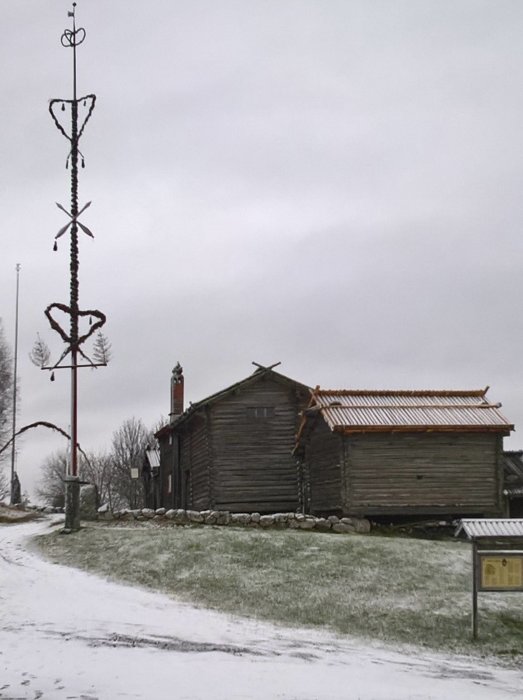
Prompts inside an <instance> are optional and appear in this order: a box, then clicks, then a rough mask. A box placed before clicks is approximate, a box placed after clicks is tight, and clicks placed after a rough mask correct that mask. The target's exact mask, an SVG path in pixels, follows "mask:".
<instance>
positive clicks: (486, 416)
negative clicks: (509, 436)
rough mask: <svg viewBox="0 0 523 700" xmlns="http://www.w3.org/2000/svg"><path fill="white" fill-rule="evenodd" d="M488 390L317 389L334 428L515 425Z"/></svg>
mask: <svg viewBox="0 0 523 700" xmlns="http://www.w3.org/2000/svg"><path fill="white" fill-rule="evenodd" d="M485 394H486V389H485V390H474V391H365V390H324V389H319V388H317V389H315V391H314V392H313V395H312V402H311V406H312V407H314V406H316V407H317V408H318V409H319V410H320V411H321V414H322V416H323V417H324V419H325V421H326V422H327V424H328V426H329V427H330V429H331V430H340V429H341V430H346V431H354V432H356V431H358V430H360V431H361V430H365V429H367V430H382V431H386V430H395V429H396V430H398V429H404V430H405V429H412V430H445V429H458V428H466V429H470V430H482V429H490V430H499V431H507V432H508V431H509V430H512V429H513V427H514V426H513V425H511V424H510V423H509V422H508V420H507V419H506V418H505V416H504V415H503V414H502V413H501V412H500V410H499V408H500V406H501V404H493V403H490V402H489V401H488V400H487V399H486V398H485Z"/></svg>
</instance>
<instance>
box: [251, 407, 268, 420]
mask: <svg viewBox="0 0 523 700" xmlns="http://www.w3.org/2000/svg"><path fill="white" fill-rule="evenodd" d="M247 418H274V406H248V407H247Z"/></svg>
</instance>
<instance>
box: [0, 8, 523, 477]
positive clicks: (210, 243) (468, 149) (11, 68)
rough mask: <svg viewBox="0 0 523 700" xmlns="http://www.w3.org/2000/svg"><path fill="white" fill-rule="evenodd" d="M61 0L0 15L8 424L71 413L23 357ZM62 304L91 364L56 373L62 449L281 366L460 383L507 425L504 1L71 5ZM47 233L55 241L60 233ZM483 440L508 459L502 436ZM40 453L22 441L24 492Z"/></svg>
mask: <svg viewBox="0 0 523 700" xmlns="http://www.w3.org/2000/svg"><path fill="white" fill-rule="evenodd" d="M69 9H70V4H69V3H67V2H61V1H60V2H58V1H57V0H46V2H41V0H1V2H0V20H1V21H0V65H2V70H1V71H0V84H1V85H0V89H1V95H2V98H1V107H0V109H1V112H0V114H1V126H2V128H1V130H0V224H1V240H2V255H1V257H0V266H1V268H0V269H1V274H0V317H2V318H3V321H4V327H5V332H6V335H7V338H8V340H10V342H12V338H13V336H14V303H15V280H16V276H15V265H16V263H17V262H20V263H21V265H22V271H21V276H20V336H19V349H20V354H19V376H20V387H21V413H20V416H19V419H18V422H19V425H23V424H25V423H28V422H31V421H33V420H38V419H45V420H52V421H54V422H56V423H58V424H59V425H61V426H63V427H64V428H67V427H68V424H69V373H68V372H67V371H61V372H58V373H57V380H56V381H55V382H54V383H50V382H49V375H48V373H46V372H41V371H40V370H38V369H37V368H35V367H34V366H33V365H31V364H30V362H29V360H28V357H27V356H28V352H29V351H30V349H31V347H32V345H33V341H34V339H35V337H36V333H37V332H39V333H40V334H41V336H42V337H43V338H45V339H46V341H47V342H48V343H49V345H50V346H51V347H52V349H53V351H54V355H55V356H56V357H57V356H58V354H59V353H60V349H61V345H60V342H59V338H58V336H56V334H55V333H54V331H52V330H51V329H50V328H48V324H47V321H46V319H45V317H44V314H43V311H44V308H45V307H46V306H47V305H48V304H49V303H51V302H55V301H60V302H64V303H68V300H69V277H68V275H69V273H68V264H69V261H68V246H67V243H66V242H64V243H62V244H61V245H60V246H59V250H58V252H56V253H53V252H52V245H53V237H54V235H55V234H56V232H57V231H58V229H59V228H60V227H61V226H62V225H64V223H66V220H65V215H64V214H63V213H62V212H60V211H59V210H58V209H57V208H56V206H55V204H54V202H61V203H62V204H64V205H67V203H68V201H69V179H68V178H69V172H68V171H66V170H65V168H64V165H65V159H66V156H67V152H68V149H67V145H68V144H67V142H66V140H65V139H64V138H63V137H62V136H61V135H60V134H59V132H58V131H57V130H56V128H55V127H54V125H53V124H52V122H51V119H50V117H49V115H48V113H47V104H48V101H49V100H50V99H51V98H55V97H64V98H69V97H70V96H71V60H72V56H71V50H70V49H64V48H62V46H61V45H60V35H61V33H62V31H63V29H65V28H67V27H69V26H70V20H68V18H67V11H68V10H69ZM77 24H78V25H79V26H83V27H85V29H86V31H87V38H86V40H85V42H84V44H83V45H82V46H81V47H80V48H79V49H78V82H79V85H78V90H79V93H80V94H86V93H90V92H94V93H96V95H97V98H98V102H97V106H96V109H95V112H94V114H93V117H92V119H91V121H90V122H89V124H88V126H87V128H86V131H85V135H84V137H83V139H82V141H81V143H80V148H81V150H82V152H83V153H84V155H85V158H86V169H85V170H82V171H81V180H80V204H81V205H82V204H83V203H85V202H86V201H89V200H92V201H93V205H92V207H91V208H90V209H89V210H88V211H87V212H86V213H85V214H84V215H83V217H82V221H83V222H84V223H85V224H87V225H88V226H89V227H90V228H91V229H92V230H93V231H94V233H95V236H96V238H95V240H94V241H92V240H90V239H88V238H87V237H85V236H82V237H81V252H80V306H81V308H93V307H97V308H99V309H101V310H102V311H104V312H105V313H106V314H107V316H108V324H107V327H106V330H107V335H108V336H109V337H110V340H111V342H112V345H113V352H114V359H113V361H112V363H111V364H110V366H109V367H108V368H107V369H101V370H97V371H91V370H84V371H83V372H82V373H81V376H80V424H79V439H80V443H81V445H82V447H83V448H84V449H102V448H104V447H106V446H107V447H108V446H109V443H110V439H111V435H112V432H113V431H114V430H115V429H116V428H118V426H119V425H120V424H121V422H122V421H123V420H124V419H126V418H128V417H131V416H133V415H134V416H136V417H139V418H142V419H143V420H144V422H145V423H146V424H153V423H155V422H157V420H158V418H159V416H160V415H161V414H163V415H166V414H167V413H168V411H169V379H170V373H171V369H172V367H173V366H174V364H175V363H176V362H177V361H178V360H179V361H180V362H181V364H182V365H183V367H184V370H185V387H186V399H187V401H189V400H192V401H197V400H199V399H201V398H204V397H205V396H206V395H208V394H210V393H212V392H214V391H217V390H219V389H221V388H223V387H225V386H227V385H228V384H230V383H233V382H235V381H237V380H239V379H242V378H243V377H245V376H246V375H248V374H250V372H251V371H252V370H253V369H254V368H253V367H252V365H251V361H253V360H254V361H257V362H260V363H262V364H272V363H274V362H278V361H281V362H282V365H281V367H280V368H279V369H280V371H282V372H283V373H284V374H287V375H288V376H290V377H292V378H294V379H297V380H299V381H301V382H303V383H306V384H310V385H316V384H320V385H321V386H322V387H324V388H390V389H394V388H420V389H428V388H449V389H451V388H463V389H472V388H481V387H484V386H486V385H487V384H489V385H490V386H491V390H490V394H489V396H490V397H491V398H492V399H493V400H495V401H501V402H502V403H503V411H504V413H505V415H506V416H507V417H508V418H509V419H510V420H511V421H512V422H514V423H515V424H516V426H519V425H522V424H523V386H522V384H521V368H522V365H523V330H522V328H521V327H520V326H521V299H522V298H523V275H522V265H521V262H522V256H523V236H522V235H521V229H522V225H523V198H522V196H521V189H522V184H523V183H522V179H523V149H522V136H521V134H522V131H523V130H522V127H521V123H522V113H523V56H522V48H521V47H522V44H521V37H522V36H523V3H522V2H521V0H513V1H509V0H490V1H489V2H484V1H481V0H470V1H469V0H383V1H380V0H360V1H356V0H339V1H338V0H237V1H232V0H220V2H216V1H211V0H209V1H204V0H202V1H198V0H191V2H186V1H184V2H178V1H177V0H169V1H167V0H164V1H161V0H148V2H146V3H138V2H133V3H130V2H129V0H127V1H125V2H124V0H111V1H110V2H109V1H108V0H104V1H102V0H89V2H87V1H86V0H83V1H82V0H79V2H78V6H77ZM61 240H64V239H61ZM506 445H507V446H508V447H510V448H512V449H517V448H519V447H522V448H523V440H522V439H520V437H518V434H516V435H515V436H514V437H512V438H511V439H510V440H508V441H506ZM63 446H64V444H63V442H62V440H60V439H58V438H56V437H52V438H51V437H49V436H47V435H45V433H44V432H36V431H34V432H33V434H32V435H29V436H28V437H26V438H25V439H24V440H23V441H21V442H20V455H19V462H18V470H19V472H20V477H21V480H22V486H23V487H24V488H27V487H29V486H31V484H32V483H33V482H34V478H35V475H37V473H38V466H39V464H40V463H41V462H42V460H43V459H44V458H45V457H46V455H47V454H49V453H50V452H51V451H53V450H55V449H58V448H60V447H63Z"/></svg>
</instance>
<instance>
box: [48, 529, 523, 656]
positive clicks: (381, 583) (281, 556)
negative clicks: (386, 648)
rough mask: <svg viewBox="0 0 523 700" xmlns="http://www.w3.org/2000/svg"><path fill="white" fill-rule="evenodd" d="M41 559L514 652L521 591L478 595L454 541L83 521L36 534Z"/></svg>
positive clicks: (449, 645)
mask: <svg viewBox="0 0 523 700" xmlns="http://www.w3.org/2000/svg"><path fill="white" fill-rule="evenodd" d="M39 544H40V547H41V548H42V550H43V551H44V552H45V553H46V554H47V556H49V557H50V558H51V559H52V560H54V561H58V562H62V563H66V564H70V565H73V566H77V567H80V568H84V569H87V570H90V571H93V572H97V573H99V574H102V575H104V576H107V577H110V578H114V579H121V580H124V581H126V582H129V583H131V584H135V585H140V586H146V587H149V588H153V589H155V590H161V591H164V592H166V593H169V594H170V595H173V596H175V597H177V598H179V599H182V600H185V601H190V602H194V603H198V604H201V605H204V606H207V607H210V608H214V609H217V610H223V611H226V612H231V613H235V614H239V615H244V616H249V617H254V618H259V619H265V620H271V621H276V622H281V623H283V624H286V625H296V626H313V627H323V628H326V629H329V630H333V631H336V632H338V633H342V634H350V635H356V636H360V637H361V636H363V637H366V638H370V639H375V640H380V641H384V642H401V643H403V642H405V643H412V644H417V645H420V646H426V647H429V648H433V649H442V650H450V651H453V652H460V653H467V654H473V655H494V656H497V657H498V659H506V660H509V661H510V663H516V662H518V661H519V663H521V661H522V660H523V651H522V647H523V644H522V642H523V606H522V603H523V594H521V593H511V594H489V595H480V601H479V610H480V628H479V629H480V637H481V638H480V640H479V642H476V643H473V642H472V641H471V639H470V606H471V595H470V585H471V581H470V578H471V571H470V570H471V565H470V560H471V554H470V545H469V544H467V543H464V542H459V541H454V540H447V541H429V540H419V539H409V538H405V537H402V538H392V537H380V536H372V537H369V536H344V535H341V536H340V535H332V534H321V533H310V532H304V531H295V530H281V531H277V530H275V531H259V530H250V529H240V528H230V527H229V528H219V527H209V526H206V527H161V528H160V527H155V526H154V525H153V524H147V525H145V524H144V525H142V526H139V527H125V528H124V527H114V526H109V525H98V524H97V525H93V526H89V527H85V528H83V529H82V530H81V531H80V532H78V533H76V534H74V535H70V536H67V537H63V536H60V535H57V534H52V535H47V536H45V537H42V538H40V539H39Z"/></svg>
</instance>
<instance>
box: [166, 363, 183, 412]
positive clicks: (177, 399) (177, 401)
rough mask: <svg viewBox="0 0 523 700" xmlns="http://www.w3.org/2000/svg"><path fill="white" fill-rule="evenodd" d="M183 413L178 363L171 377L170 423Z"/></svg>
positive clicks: (180, 375)
mask: <svg viewBox="0 0 523 700" xmlns="http://www.w3.org/2000/svg"><path fill="white" fill-rule="evenodd" d="M182 413H183V368H182V366H181V365H180V363H179V362H177V363H176V367H175V368H174V369H173V373H172V376H171V412H170V413H169V417H170V419H171V423H172V421H173V420H174V419H175V418H177V417H178V416H181V415H182Z"/></svg>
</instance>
